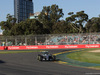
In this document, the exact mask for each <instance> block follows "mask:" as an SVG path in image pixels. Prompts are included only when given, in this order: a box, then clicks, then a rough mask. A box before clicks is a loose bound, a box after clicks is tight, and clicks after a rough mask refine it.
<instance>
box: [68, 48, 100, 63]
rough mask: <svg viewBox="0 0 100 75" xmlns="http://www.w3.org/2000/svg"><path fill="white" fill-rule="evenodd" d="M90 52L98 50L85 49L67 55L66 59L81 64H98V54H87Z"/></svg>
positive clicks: (99, 54) (99, 56) (99, 60)
mask: <svg viewBox="0 0 100 75" xmlns="http://www.w3.org/2000/svg"><path fill="white" fill-rule="evenodd" d="M92 50H98V49H86V50H85V51H80V52H74V53H71V54H69V55H67V57H68V58H70V59H74V60H78V61H81V62H88V63H96V64H100V53H99V52H98V53H93V52H89V51H92ZM99 50H100V48H99Z"/></svg>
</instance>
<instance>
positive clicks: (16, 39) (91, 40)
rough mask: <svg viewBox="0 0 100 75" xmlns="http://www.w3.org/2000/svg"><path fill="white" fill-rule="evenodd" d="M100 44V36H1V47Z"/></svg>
mask: <svg viewBox="0 0 100 75" xmlns="http://www.w3.org/2000/svg"><path fill="white" fill-rule="evenodd" d="M75 44H100V34H99V33H91V34H51V35H33V36H32V35H27V36H0V46H22V45H75Z"/></svg>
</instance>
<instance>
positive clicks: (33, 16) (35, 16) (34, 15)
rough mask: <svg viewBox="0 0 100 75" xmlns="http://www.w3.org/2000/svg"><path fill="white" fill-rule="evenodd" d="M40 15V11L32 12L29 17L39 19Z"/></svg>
mask: <svg viewBox="0 0 100 75" xmlns="http://www.w3.org/2000/svg"><path fill="white" fill-rule="evenodd" d="M39 15H40V12H36V13H34V14H32V13H31V14H30V17H29V19H38V16H39Z"/></svg>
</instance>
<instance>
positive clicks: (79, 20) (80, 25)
mask: <svg viewBox="0 0 100 75" xmlns="http://www.w3.org/2000/svg"><path fill="white" fill-rule="evenodd" d="M68 14H69V15H71V16H70V17H67V18H66V22H67V23H73V24H70V25H71V27H72V28H74V29H75V30H76V31H79V33H83V32H84V24H85V22H87V20H88V15H87V14H85V13H84V11H80V12H77V13H76V14H74V13H73V12H70V13H68Z"/></svg>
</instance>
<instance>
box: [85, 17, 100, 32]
mask: <svg viewBox="0 0 100 75" xmlns="http://www.w3.org/2000/svg"><path fill="white" fill-rule="evenodd" d="M85 28H86V31H87V32H100V17H93V18H91V19H90V20H89V21H87V23H86V26H85Z"/></svg>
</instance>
